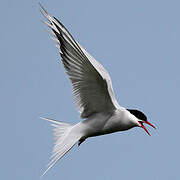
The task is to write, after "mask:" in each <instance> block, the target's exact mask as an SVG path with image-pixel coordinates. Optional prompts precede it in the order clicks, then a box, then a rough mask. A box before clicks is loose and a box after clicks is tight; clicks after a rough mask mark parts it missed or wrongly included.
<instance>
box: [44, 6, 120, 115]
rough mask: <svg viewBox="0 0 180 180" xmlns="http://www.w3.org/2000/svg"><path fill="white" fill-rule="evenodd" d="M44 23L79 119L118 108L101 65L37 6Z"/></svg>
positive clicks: (107, 75)
mask: <svg viewBox="0 0 180 180" xmlns="http://www.w3.org/2000/svg"><path fill="white" fill-rule="evenodd" d="M41 12H42V14H43V15H44V16H45V17H46V18H47V20H48V21H49V23H48V22H45V24H47V25H48V26H49V27H50V28H51V29H52V31H53V32H52V35H53V38H55V41H57V44H58V46H59V48H60V54H61V57H62V63H63V64H64V67H65V69H66V73H67V74H68V76H69V79H70V80H71V83H72V87H73V94H74V100H75V104H76V105H77V108H78V110H79V111H80V113H81V117H82V118H87V117H89V116H90V115H92V114H94V113H98V112H107V111H112V110H113V109H116V108H120V106H119V104H118V103H117V101H116V99H115V96H114V92H113V88H112V82H111V78H110V76H109V74H108V72H107V71H106V70H105V69H104V67H103V66H102V65H101V64H100V63H99V62H97V61H96V60H95V59H94V58H93V57H92V56H91V55H90V54H89V53H87V52H86V51H85V50H84V49H83V48H82V47H81V45H79V44H78V43H77V42H76V41H75V40H74V38H73V37H72V35H71V34H70V33H69V32H68V30H67V29H66V28H65V27H64V25H63V24H62V23H61V22H60V21H58V20H57V19H56V18H55V17H52V16H50V15H49V14H48V12H47V11H46V10H45V9H44V8H43V7H42V6H41Z"/></svg>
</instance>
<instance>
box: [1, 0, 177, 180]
mask: <svg viewBox="0 0 180 180" xmlns="http://www.w3.org/2000/svg"><path fill="white" fill-rule="evenodd" d="M38 2H39V1H35V0H32V1H22V0H19V1H10V0H7V1H2V2H1V7H0V19H1V28H0V41H1V43H0V50H1V53H0V99H1V101H0V112H1V126H0V138H1V148H0V152H1V153H0V154H1V162H0V169H1V173H0V179H15V180H19V179H26V180H32V179H33V180H35V179H39V178H40V176H41V174H42V173H43V172H44V170H45V169H46V164H47V163H48V162H49V157H50V155H51V150H52V147H53V135H52V128H51V126H50V124H49V123H48V122H46V121H43V120H41V119H39V116H44V117H49V118H53V119H57V120H61V121H66V122H69V123H72V124H75V123H77V122H79V121H80V118H79V114H78V112H77V111H76V108H75V105H74V104H73V101H72V92H71V84H70V82H69V80H68V78H67V76H66V74H65V71H64V69H63V66H62V64H61V63H59V62H60V57H59V53H58V50H57V48H55V43H54V42H53V41H52V40H51V39H50V36H49V35H48V33H47V32H46V29H47V28H46V26H45V25H44V24H43V23H41V21H40V20H41V19H43V17H42V15H41V14H40V12H39V6H38ZM41 3H42V4H43V5H44V6H45V8H46V9H47V10H48V11H49V12H50V13H51V14H52V15H54V16H56V17H57V18H58V19H60V20H61V21H62V22H63V24H64V25H65V26H66V27H67V28H68V30H69V31H70V32H71V33H72V35H73V36H74V38H75V39H76V40H77V41H78V42H79V43H80V44H81V45H82V46H83V47H84V48H85V49H86V50H87V51H88V52H89V53H90V54H92V55H93V56H94V57H95V58H96V59H97V60H98V61H99V62H100V63H101V64H102V65H103V66H104V67H105V68H106V69H107V70H108V71H109V73H110V75H111V78H112V82H113V87H114V91H115V94H116V98H117V100H118V102H119V104H120V105H122V106H124V107H127V108H137V109H139V110H142V111H143V112H144V113H145V114H146V115H147V116H148V119H149V121H150V122H152V123H153V124H155V126H156V127H157V130H154V129H152V128H149V127H148V129H149V130H150V133H151V134H152V136H151V137H149V136H148V135H147V134H146V133H145V132H144V131H143V130H142V129H141V128H134V129H131V130H129V131H126V132H119V133H115V134H111V135H106V136H102V137H97V138H90V139H88V140H87V141H86V142H84V143H83V144H82V145H81V146H80V148H78V147H74V148H73V149H72V150H71V151H70V152H69V153H68V154H67V155H66V156H65V157H64V158H63V159H62V160H61V161H60V162H59V163H58V164H57V165H56V166H55V167H54V168H53V169H52V170H51V171H49V173H48V174H47V175H46V176H44V177H43V179H44V180H46V179H51V180H52V179H54V180H56V179H66V180H71V179H86V180H91V179H93V180H99V179H103V180H106V179H107V180H109V179H137V180H144V179H146V180H152V179H153V180H162V179H163V180H169V179H173V180H178V179H179V177H180V175H179V166H180V156H179V152H180V144H179V137H180V135H179V126H180V119H179V107H180V103H179V102H180V95H179V92H180V70H179V69H180V50H179V49H180V11H179V7H180V1H175V0H171V1H170V0H169V1H166V0H151V1H146V0H136V1H134V0H126V1H125V0H124V1H118V0H117V1H115V0H112V1H102V0H100V1H95V0H91V1H83V0H77V1H70V0H54V1H45V0H44V1H41Z"/></svg>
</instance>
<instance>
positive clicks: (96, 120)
mask: <svg viewBox="0 0 180 180" xmlns="http://www.w3.org/2000/svg"><path fill="white" fill-rule="evenodd" d="M40 8H41V9H40V11H41V13H42V14H43V15H44V17H45V18H46V19H47V22H46V21H43V22H44V23H45V24H46V25H47V26H48V27H49V28H50V29H51V30H52V31H50V33H51V34H52V36H53V38H54V40H55V41H56V42H57V46H58V48H59V51H60V55H61V59H62V63H63V65H64V68H65V70H66V73H67V75H68V76H69V79H70V81H71V83H72V89H73V95H74V101H75V104H76V106H77V108H78V111H79V112H80V114H81V118H82V119H84V120H83V121H81V122H79V123H77V124H75V125H72V124H69V123H65V122H60V121H56V120H53V119H49V118H42V119H45V120H48V121H50V122H52V126H54V136H55V146H54V149H53V154H52V159H51V162H50V163H49V165H48V168H47V170H46V171H45V172H44V174H45V173H46V172H47V171H48V170H49V169H50V168H51V167H52V166H53V165H54V164H55V163H56V162H57V161H58V160H60V159H61V158H62V157H63V156H64V155H65V154H66V153H67V152H68V151H69V150H70V149H71V148H72V147H73V146H74V145H75V144H78V146H79V145H80V144H81V143H82V142H83V141H85V140H86V139H87V138H89V137H93V136H99V135H104V134H109V133H114V132H117V131H125V130H128V129H131V128H133V127H141V128H143V129H144V130H145V131H146V132H147V133H148V134H149V135H150V133H149V132H148V130H147V129H146V127H145V126H144V123H145V124H148V125H150V126H152V127H153V128H155V126H154V125H152V124H151V123H150V122H149V121H147V117H146V115H145V114H144V113H143V112H141V111H139V110H136V109H126V108H124V107H122V106H120V105H119V104H118V102H117V100H116V98H115V95H114V91H113V87H112V82H111V78H110V76H109V73H108V72H107V71H106V69H105V68H104V67H103V66H102V65H101V64H100V63H99V62H98V61H96V60H95V59H94V58H93V57H92V56H91V55H90V54H89V53H88V52H87V51H86V50H85V49H84V48H83V47H82V46H81V45H80V44H79V43H78V42H77V41H75V39H74V38H73V37H72V35H71V34H70V33H69V32H68V30H67V29H66V28H65V27H64V25H63V24H62V23H61V22H60V21H59V20H58V19H56V18H55V17H53V16H51V15H50V14H49V13H48V12H47V11H46V10H45V9H44V8H43V6H42V5H41V4H40Z"/></svg>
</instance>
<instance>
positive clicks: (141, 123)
mask: <svg viewBox="0 0 180 180" xmlns="http://www.w3.org/2000/svg"><path fill="white" fill-rule="evenodd" d="M143 123H146V124H148V125H150V126H151V127H153V128H154V129H156V127H155V126H154V125H152V124H151V123H150V122H148V121H139V124H140V125H141V127H142V128H143V129H144V130H145V131H146V132H147V133H148V135H149V136H151V134H150V133H149V131H148V130H147V129H146V127H145V126H144V125H143Z"/></svg>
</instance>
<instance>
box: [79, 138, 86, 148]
mask: <svg viewBox="0 0 180 180" xmlns="http://www.w3.org/2000/svg"><path fill="white" fill-rule="evenodd" d="M85 140H86V139H84V138H81V139H80V140H79V141H78V146H80V145H81V143H82V142H84V141H85Z"/></svg>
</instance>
